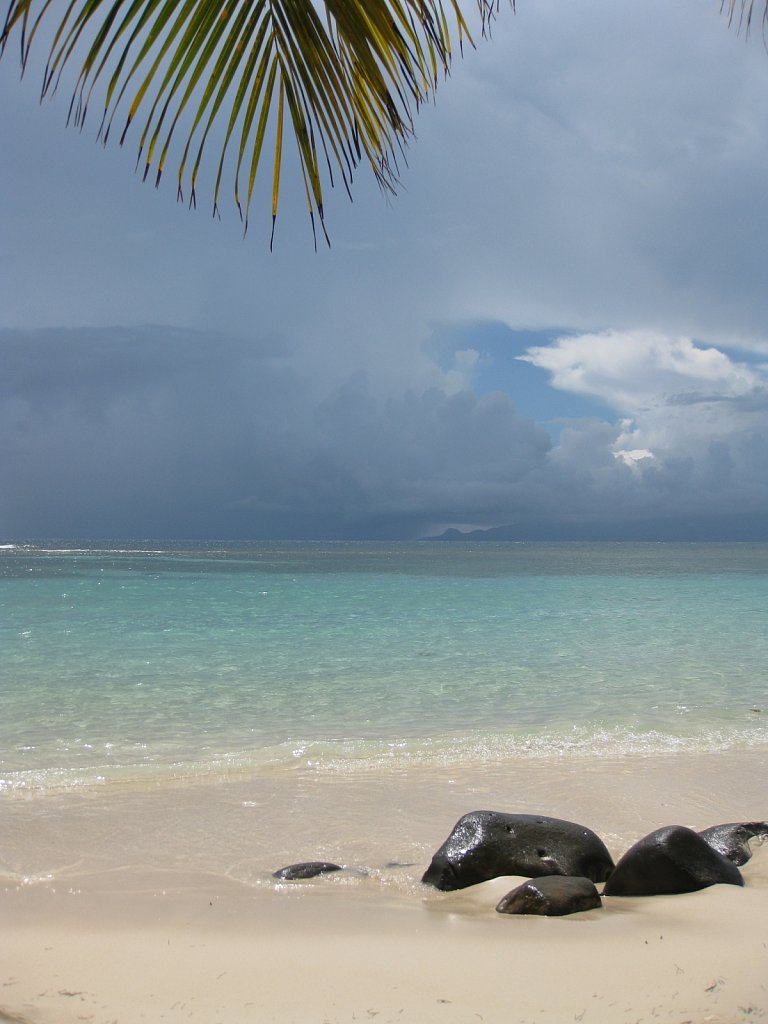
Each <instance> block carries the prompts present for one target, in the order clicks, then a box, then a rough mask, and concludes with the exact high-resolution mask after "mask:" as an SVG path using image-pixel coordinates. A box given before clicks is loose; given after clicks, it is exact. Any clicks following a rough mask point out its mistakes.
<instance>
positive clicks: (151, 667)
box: [0, 542, 768, 794]
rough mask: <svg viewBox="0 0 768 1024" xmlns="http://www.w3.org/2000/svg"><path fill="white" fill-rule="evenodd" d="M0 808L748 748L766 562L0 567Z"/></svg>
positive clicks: (342, 554) (653, 552)
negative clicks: (26, 800) (32, 796)
mask: <svg viewBox="0 0 768 1024" xmlns="http://www.w3.org/2000/svg"><path fill="white" fill-rule="evenodd" d="M0 567H1V568H0V672H1V679H2V682H0V687H1V693H2V706H3V713H2V716H1V717H0V790H2V791H3V792H5V793H6V794H12V793H14V792H40V793H46V792H54V791H61V790H71V789H88V788H89V787H94V786H104V785H109V784H112V783H139V784H144V783H146V784H149V783H151V784H152V785H161V784H162V783H163V781H164V780H168V779H172V780H175V781H176V782H178V781H180V780H182V781H183V780H188V781H194V780H195V779H201V778H205V779H209V780H210V779H216V778H231V777H233V775H238V774H239V775H241V776H248V775H252V774H254V773H255V774H258V773H259V772H264V771H272V770H274V769H275V768H281V767H300V768H301V769H302V770H304V771H306V772H310V773H312V772H315V773H320V772H323V771H327V770H333V771H335V772H337V773H339V772H341V773H355V772H360V771H370V770H373V771H375V770H376V769H377V768H378V767H381V766H384V765H387V766H390V767H391V766H397V765H402V766H404V767H405V766H409V765H410V766H413V765H420V764H423V765H430V764H431V765H435V764H442V765H462V764H475V763H482V762H484V761H487V760H489V759H493V760H495V761H503V760H504V759H516V758H518V759H519V758H537V759H547V758H563V757H570V758H579V757H600V756H617V755H623V754H629V753H637V754H652V753H661V752H669V751H675V750H691V751H704V750H721V749H731V748H740V747H745V746H762V745H766V744H768V626H767V622H768V620H767V619H766V608H768V545H765V544H590V543H581V544H512V543H509V544H495V543H482V542H478V543H461V542H451V543H445V542H443V543H440V542H418V543H404V544H369V543H284V544H277V543H274V544H252V545H248V544H223V543H222V544H216V543H209V544H194V543H174V544H168V543H164V544H146V543H145V544H141V545H138V544H135V545H126V544H121V545H114V546H111V545H106V544H103V543H102V544H90V545H80V546H78V547H72V546H65V545H62V544H60V543H57V544H50V545H19V546H11V547H5V548H4V549H2V551H0Z"/></svg>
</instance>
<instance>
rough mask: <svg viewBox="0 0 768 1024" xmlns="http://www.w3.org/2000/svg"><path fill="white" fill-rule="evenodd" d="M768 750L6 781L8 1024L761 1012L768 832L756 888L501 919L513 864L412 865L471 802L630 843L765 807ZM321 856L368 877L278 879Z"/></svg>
mask: <svg viewBox="0 0 768 1024" xmlns="http://www.w3.org/2000/svg"><path fill="white" fill-rule="evenodd" d="M767 767H768V752H766V751H764V750H762V749H757V750H745V751H734V752H725V753H720V754H717V753H708V754H701V755H690V754H684V755H679V756H673V755H665V756H663V757H647V758H632V759H626V760H613V761H601V760H600V759H589V760H587V759H585V760H583V761H581V762H577V761H569V762H568V763H563V762H560V761H539V762H537V761H533V760H532V761H530V762H525V761H517V762H514V763H507V764H493V765H489V764H484V765H480V764H478V765H474V766H464V767H462V768H461V770H457V769H455V768H451V767H446V768H445V769H440V768H437V767H433V768H431V769H429V770H428V771H426V770H423V769H417V768H414V769H413V770H412V771H405V772H403V771H397V772H393V773H390V774H388V773H387V772H386V771H383V772H382V771H379V772H376V773H368V774H366V773H359V774H354V773H351V774H350V773H346V774H344V773H339V774H333V773H331V774H325V775H322V776H320V775H314V776H313V775H307V774H300V773H289V772H282V773H276V774H275V775H273V776H270V777H260V778H257V779H254V778H237V779H228V780H221V781H218V782H216V783H211V784H207V785H204V786H202V785H201V786H196V787H186V786H180V787H178V788H176V789H174V788H173V787H170V788H169V787H163V788H159V789H158V788H155V789H145V790H142V789H139V788H137V787H133V788H130V789H119V788H111V789H110V790H109V791H107V790H101V791H98V792H89V793H72V794H64V795H61V796H57V797H56V798H53V797H39V796H38V797H35V796H29V797H25V798H19V797H18V796H16V795H15V796H14V797H13V798H11V799H8V798H7V797H3V798H2V800H0V835H2V837H3V839H2V842H1V843H0V846H1V847H2V851H1V852H0V986H1V987H0V1021H2V1020H3V1019H5V1020H12V1021H27V1022H31V1024H74V1022H82V1021H90V1022H94V1024H110V1022H113V1021H117V1022H122V1024H127V1022H130V1024H135V1022H137V1021H164V1022H181V1021H193V1022H205V1024H216V1022H218V1021H221V1022H222V1024H240V1022H259V1024H260V1022H276V1024H277V1022H279V1024H293V1022H295V1024H323V1022H325V1021H328V1022H329V1024H330V1022H333V1024H348V1022H349V1024H351V1022H353V1021H376V1022H377V1024H383V1022H387V1021H392V1022H402V1021H407V1022H413V1024H430V1022H432V1021H435V1022H445V1024H453V1022H456V1024H469V1022H472V1021H485V1022H494V1024H496V1022H498V1024H502V1022H504V1024H523V1022H525V1024H534V1022H536V1024H563V1022H570V1021H584V1022H588V1024H616V1022H630V1024H635V1022H638V1024H639V1022H640V1021H644V1022H650V1021H669V1022H674V1024H685V1022H690V1024H703V1022H715V1024H737V1022H742V1021H760V1020H768V844H766V845H764V846H762V847H761V846H760V845H759V844H755V843H753V849H754V856H753V858H752V860H751V861H750V862H749V863H748V864H747V865H745V867H744V868H743V874H744V877H745V881H746V886H745V887H744V888H743V889H741V888H738V887H735V886H716V887H713V888H711V889H707V890H704V891H702V892H699V893H693V894H688V895H684V896H671V897H651V898H644V899H641V898H632V899H621V898H613V899H606V900H605V901H604V904H605V905H604V907H603V909H601V910H594V911H589V912H587V913H583V914H578V915H573V916H572V917H569V918H561V919H535V918H519V917H506V916H501V915H498V914H496V913H495V911H494V907H495V904H496V902H497V901H498V899H499V898H500V897H501V896H502V895H504V893H506V892H507V891H508V890H509V889H511V888H513V886H514V885H515V884H517V882H519V881H520V880H519V879H516V878H506V879H496V880H494V881H492V882H489V883H485V884H483V885H481V886H475V887H473V888H471V889H468V890H464V891H462V892H460V893H452V894H442V893H437V892H434V891H431V890H428V889H426V887H422V886H421V885H420V884H419V881H418V879H419V877H420V875H421V872H422V871H423V869H424V867H425V866H426V863H427V862H428V860H429V857H430V855H431V853H432V852H433V851H434V849H436V848H437V846H439V845H440V843H441V842H442V841H443V840H444V839H445V837H446V835H447V834H448V832H449V831H450V828H451V826H452V825H453V823H454V822H455V820H456V819H457V818H458V817H459V816H460V815H461V814H462V813H465V812H466V811H469V810H473V809H476V808H481V807H490V808H495V809H498V810H507V811H521V812H539V813H545V814H552V815H555V816H559V817H565V818H569V819H570V820H575V821H579V822H582V823H583V824H585V825H588V826H589V827H591V828H593V829H595V831H597V832H598V833H599V834H600V835H601V836H602V837H603V838H604V839H605V841H606V843H607V845H608V846H609V848H610V849H611V851H612V853H613V854H614V856H619V855H620V854H621V853H622V852H623V851H624V850H625V849H626V848H627V847H628V846H629V845H631V843H632V842H633V841H634V840H635V839H637V838H638V837H639V836H641V835H643V834H645V833H646V832H648V831H650V830H651V829H653V828H656V827H659V826H661V825H666V824H675V823H679V824H686V825H691V826H693V827H696V828H703V827H705V826H707V825H712V824H716V823H718V822H722V821H736V820H755V819H766V818H768V789H767V788H766V785H765V780H766V778H767V777H768V776H767V774H766V768H767ZM314 858H322V859H331V860H336V861H337V862H343V863H347V864H350V865H351V866H352V867H354V868H356V869H357V871H359V872H362V871H365V872H367V873H366V874H362V873H356V872H350V873H349V874H344V875H331V876H327V877H326V878H322V879H316V880H313V881H310V882H305V883H293V884H290V883H289V884H284V885H277V884H276V883H275V882H274V880H273V879H272V878H271V871H272V870H274V869H275V868H278V867H280V866H282V865H283V864H286V863H290V862H292V861H296V860H304V859H314ZM393 861H395V862H397V864H398V866H388V865H391V862H393ZM3 1015H4V1017H3Z"/></svg>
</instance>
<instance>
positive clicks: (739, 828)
mask: <svg viewBox="0 0 768 1024" xmlns="http://www.w3.org/2000/svg"><path fill="white" fill-rule="evenodd" d="M699 835H700V836H701V837H702V839H704V840H706V842H707V843H708V844H709V845H710V846H711V847H712V849H713V850H717V852H718V853H721V854H722V855H723V857H727V858H728V860H730V861H733V863H734V864H739V865H741V864H746V863H747V861H748V860H749V858H750V857H751V856H752V851H751V850H750V848H749V840H750V839H758V840H759V841H760V842H763V841H764V840H765V839H768V821H731V822H728V823H727V824H725V825H712V826H711V827H710V828H705V829H704V830H703V831H701V832H699Z"/></svg>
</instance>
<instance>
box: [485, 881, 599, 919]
mask: <svg viewBox="0 0 768 1024" xmlns="http://www.w3.org/2000/svg"><path fill="white" fill-rule="evenodd" d="M602 905H603V904H602V902H601V900H600V894H599V893H598V891H597V889H596V888H595V884H594V882H590V880H589V879H588V878H584V877H583V876H581V877H574V876H572V875H570V876H566V875H545V876H544V877H543V878H531V879H529V880H528V881H527V882H523V884H522V885H518V887H517V888H516V889H513V890H512V892H508V893H507V895H506V896H504V897H503V899H501V900H500V901H499V903H498V905H497V907H496V910H497V911H498V912H499V913H500V914H538V915H539V916H541V917H564V916H565V915H566V914H578V913H580V912H581V911H582V910H594V909H595V908H596V907H602Z"/></svg>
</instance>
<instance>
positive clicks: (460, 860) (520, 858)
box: [421, 811, 613, 892]
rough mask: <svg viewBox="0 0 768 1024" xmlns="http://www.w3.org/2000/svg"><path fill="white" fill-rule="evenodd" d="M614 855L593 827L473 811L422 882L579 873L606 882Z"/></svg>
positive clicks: (460, 883)
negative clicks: (612, 855)
mask: <svg viewBox="0 0 768 1024" xmlns="http://www.w3.org/2000/svg"><path fill="white" fill-rule="evenodd" d="M612 870H613V861H612V859H611V855H610V853H609V852H608V850H607V849H606V847H605V844H604V843H603V841H602V840H601V839H600V838H599V837H598V836H596V835H595V833H594V832H592V831H591V830H590V829H588V828H585V827H584V826H583V825H577V824H576V823H575V822H572V821H562V820H561V819H560V818H547V817H545V816H544V815H539V814H504V813H502V812H500V811H472V812H471V813H470V814H465V815H464V817H463V818H460V819H459V820H458V821H457V822H456V824H455V825H454V827H453V831H452V832H451V834H450V835H449V836H448V838H447V839H446V841H445V842H444V843H443V845H442V846H441V847H440V849H439V850H438V851H437V853H435V855H434V857H433V858H432V862H431V863H430V865H429V867H428V868H427V870H426V871H425V872H424V875H423V877H422V879H421V880H422V882H425V883H426V884H427V885H433V886H435V888H437V889H442V890H444V891H447V892H450V891H453V890H455V889H464V888H466V887H467V886H468V885H476V884H477V883H478V882H485V881H487V880H488V879H489V878H497V877H498V876H499V875H526V876H527V877H528V878H540V877H541V876H543V875H579V876H582V877H584V878H589V879H591V880H592V881H593V882H602V881H604V880H605V879H606V878H607V877H608V876H609V874H610V873H611V871H612Z"/></svg>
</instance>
